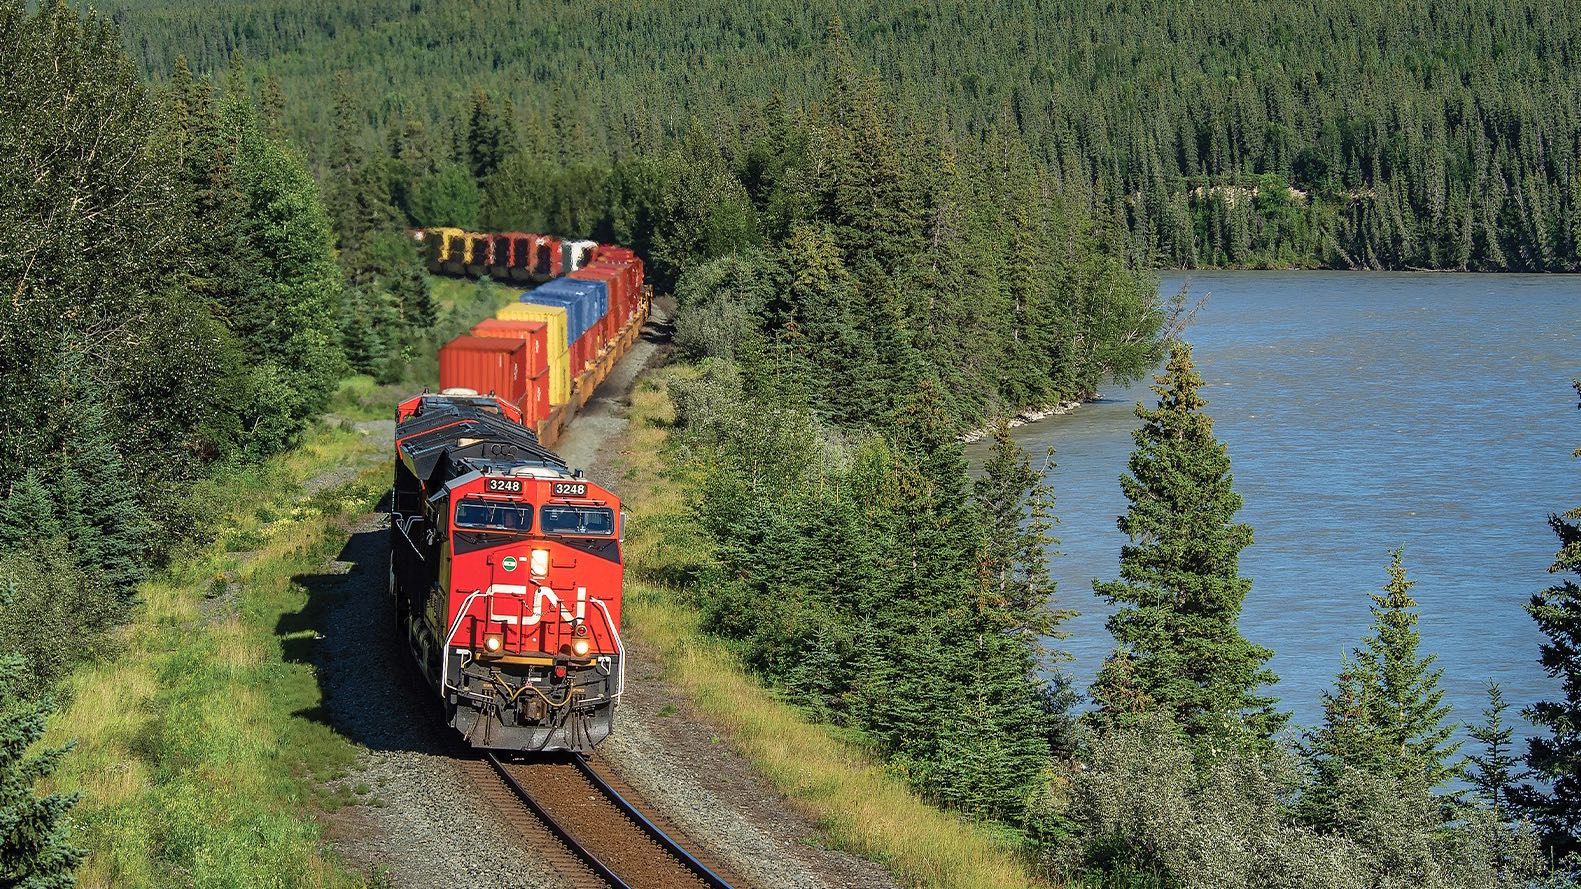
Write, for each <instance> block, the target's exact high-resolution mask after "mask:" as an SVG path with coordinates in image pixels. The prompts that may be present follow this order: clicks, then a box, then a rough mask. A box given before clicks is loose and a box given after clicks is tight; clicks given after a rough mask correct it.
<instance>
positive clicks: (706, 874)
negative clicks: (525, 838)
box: [571, 754, 734, 889]
mask: <svg viewBox="0 0 1581 889" xmlns="http://www.w3.org/2000/svg"><path fill="white" fill-rule="evenodd" d="M571 761H572V762H573V763H575V764H576V767H577V769H578V770H580V771H581V772H582V774H583V775H584V776H586V777H587V779H588V780H589V781H590V782H592V784H593V786H594V787H596V788H598V791H599V792H600V793H602V794H604V796H605V797H606V798H607V799H608V800H609V801H610V802H611V803H614V805H615V807H616V808H618V809H620V811H621V813H622V814H624V815H625V816H626V817H627V818H630V819H631V820H632V822H633V823H635V824H636V825H637V826H638V827H640V828H642V832H643V833H646V834H647V835H648V837H649V838H650V839H652V840H653V841H654V842H655V843H657V844H658V845H659V847H660V848H662V849H664V851H666V852H668V853H669V854H670V855H672V856H673V857H674V858H675V859H676V860H677V861H679V862H681V864H683V865H685V866H686V868H687V870H690V871H691V872H692V873H694V874H696V875H697V878H698V879H700V880H702V881H703V882H704V883H706V884H708V886H709V887H710V889H734V887H733V886H731V885H730V884H729V883H728V882H726V881H725V879H724V878H723V877H721V876H719V875H718V874H716V873H714V872H713V871H712V870H709V868H708V865H706V864H703V863H702V862H701V861H698V860H697V858H696V857H694V856H693V855H692V853H690V852H688V851H686V848H685V847H684V846H682V845H681V844H680V843H678V842H676V841H675V840H673V839H671V838H670V835H669V834H667V833H665V832H664V831H663V830H662V829H661V828H660V827H659V826H658V825H657V824H654V823H653V822H652V821H649V820H648V816H646V815H644V814H642V812H641V811H640V810H639V809H638V808H637V807H636V806H634V805H632V804H631V802H630V801H629V800H627V799H626V798H625V797H623V796H621V795H620V794H619V793H616V792H615V788H613V787H611V786H609V782H607V781H605V780H604V778H603V776H602V775H600V774H599V773H598V772H597V771H596V770H595V769H594V768H593V767H592V766H590V765H588V763H587V759H586V758H585V757H583V756H582V755H580V754H577V755H573V756H572V757H571Z"/></svg>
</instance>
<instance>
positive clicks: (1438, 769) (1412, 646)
mask: <svg viewBox="0 0 1581 889" xmlns="http://www.w3.org/2000/svg"><path fill="white" fill-rule="evenodd" d="M1404 557H1405V552H1404V550H1402V549H1396V550H1395V551H1394V552H1393V553H1392V554H1391V556H1390V558H1391V561H1390V564H1389V583H1388V584H1387V585H1385V586H1384V588H1383V594H1382V595H1380V594H1378V593H1373V594H1372V603H1373V604H1372V607H1371V611H1372V617H1373V632H1372V635H1370V636H1368V637H1367V638H1366V639H1364V640H1363V642H1362V647H1361V648H1360V649H1357V651H1356V667H1357V670H1358V671H1359V672H1360V673H1361V675H1362V677H1363V691H1364V694H1365V695H1366V696H1367V699H1366V700H1364V702H1363V703H1364V706H1365V707H1366V708H1367V710H1368V712H1369V719H1370V720H1371V724H1372V726H1373V729H1374V730H1375V731H1376V732H1377V741H1378V743H1379V744H1380V748H1381V749H1380V752H1381V753H1382V754H1383V755H1384V756H1385V757H1386V760H1387V761H1388V762H1390V763H1391V764H1392V766H1393V770H1394V771H1395V773H1396V775H1397V776H1398V777H1400V778H1402V779H1407V780H1420V781H1422V783H1423V784H1424V785H1425V786H1427V787H1429V788H1436V787H1439V786H1440V785H1442V784H1443V783H1445V782H1446V781H1449V780H1452V779H1454V778H1456V777H1458V776H1459V774H1460V769H1459V767H1458V766H1456V765H1453V764H1451V762H1450V759H1451V757H1453V756H1454V755H1455V751H1457V750H1458V749H1459V748H1460V743H1459V742H1458V741H1457V742H1454V743H1449V739H1450V738H1451V737H1453V736H1454V733H1455V725H1454V723H1446V722H1444V719H1445V718H1446V717H1448V716H1449V712H1450V708H1449V705H1447V704H1445V703H1444V690H1443V689H1442V688H1440V687H1439V681H1440V680H1441V679H1442V678H1443V675H1444V671H1443V668H1441V667H1440V668H1437V669H1434V667H1433V664H1434V663H1435V662H1436V661H1437V660H1438V656H1437V655H1432V654H1430V655H1427V656H1425V657H1424V656H1422V655H1420V654H1418V649H1419V648H1420V646H1421V642H1422V635H1421V632H1420V631H1418V630H1417V628H1416V624H1417V619H1418V616H1417V613H1416V600H1415V599H1413V598H1412V597H1411V594H1410V590H1411V587H1413V586H1415V585H1416V583H1415V581H1412V580H1408V579H1407V578H1406V576H1405V566H1404V564H1403V559H1404Z"/></svg>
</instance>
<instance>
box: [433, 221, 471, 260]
mask: <svg viewBox="0 0 1581 889" xmlns="http://www.w3.org/2000/svg"><path fill="white" fill-rule="evenodd" d="M463 234H464V232H462V231H461V229H459V228H431V229H429V230H428V235H427V236H428V237H430V238H437V239H438V241H439V253H438V256H439V261H440V262H441V263H446V262H455V261H457V260H459V259H460V258H461V257H459V256H454V255H452V253H453V252H454V251H455V250H456V248H458V247H460V246H461V243H460V242H458V241H456V240H455V239H456V238H459V237H461V236H462V235H463Z"/></svg>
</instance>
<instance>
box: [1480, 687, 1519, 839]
mask: <svg viewBox="0 0 1581 889" xmlns="http://www.w3.org/2000/svg"><path fill="white" fill-rule="evenodd" d="M1507 710H1509V704H1508V703H1506V702H1505V700H1504V691H1503V690H1502V689H1500V688H1499V684H1498V683H1497V682H1492V681H1489V682H1488V707H1487V709H1486V710H1483V711H1482V714H1483V716H1484V717H1485V721H1484V722H1483V723H1482V724H1480V725H1474V726H1470V727H1468V728H1467V729H1466V734H1468V735H1470V736H1471V739H1472V740H1473V741H1476V742H1477V743H1478V744H1480V745H1482V752H1481V753H1480V754H1471V755H1469V756H1467V757H1466V760H1467V762H1468V769H1467V773H1466V780H1467V781H1469V782H1471V786H1472V787H1473V788H1474V789H1475V791H1476V794H1477V798H1478V799H1479V800H1481V801H1482V802H1483V803H1484V804H1485V805H1486V806H1487V807H1488V809H1489V810H1491V811H1492V812H1493V815H1494V817H1496V818H1498V819H1499V820H1500V821H1508V820H1510V814H1511V813H1510V792H1511V791H1512V790H1513V789H1514V788H1515V785H1516V783H1517V782H1519V781H1520V780H1521V779H1522V778H1524V777H1525V770H1524V769H1522V768H1521V767H1520V766H1521V761H1520V759H1519V758H1518V757H1517V756H1516V755H1515V753H1514V739H1515V727H1514V726H1512V725H1510V724H1509V723H1507V722H1505V720H1504V714H1505V712H1506V711H1507Z"/></svg>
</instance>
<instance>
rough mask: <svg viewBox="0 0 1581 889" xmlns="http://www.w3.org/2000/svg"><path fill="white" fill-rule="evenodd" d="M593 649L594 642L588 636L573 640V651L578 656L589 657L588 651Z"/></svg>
mask: <svg viewBox="0 0 1581 889" xmlns="http://www.w3.org/2000/svg"><path fill="white" fill-rule="evenodd" d="M592 650H593V643H591V642H589V641H587V639H586V638H579V639H572V640H571V653H572V654H574V655H576V656H577V657H587V653H588V652H589V651H592Z"/></svg>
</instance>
